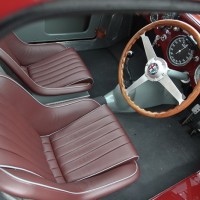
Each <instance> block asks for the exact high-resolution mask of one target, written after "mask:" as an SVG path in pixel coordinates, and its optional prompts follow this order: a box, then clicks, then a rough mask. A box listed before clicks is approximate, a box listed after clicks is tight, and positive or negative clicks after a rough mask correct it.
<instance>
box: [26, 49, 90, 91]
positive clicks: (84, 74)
mask: <svg viewBox="0 0 200 200" xmlns="http://www.w3.org/2000/svg"><path fill="white" fill-rule="evenodd" d="M27 71H28V74H29V76H30V78H31V79H32V80H33V81H34V82H35V83H37V84H38V85H40V86H43V87H48V88H59V87H64V86H71V85H75V84H79V83H90V84H92V82H93V81H92V77H91V75H90V72H89V71H88V69H87V67H86V66H85V64H84V63H83V61H82V60H81V58H80V57H79V55H78V54H77V53H76V51H74V49H72V48H68V49H66V50H64V51H61V52H59V53H57V54H55V55H54V56H51V57H48V58H46V59H43V60H41V61H39V62H37V63H34V64H32V65H29V66H28V67H27Z"/></svg>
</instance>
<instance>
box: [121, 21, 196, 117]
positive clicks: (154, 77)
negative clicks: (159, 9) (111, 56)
mask: <svg viewBox="0 0 200 200" xmlns="http://www.w3.org/2000/svg"><path fill="white" fill-rule="evenodd" d="M159 26H175V27H180V28H181V29H183V30H185V31H186V32H187V33H188V34H189V35H192V36H193V38H194V39H195V41H196V42H197V46H198V48H200V35H199V33H198V31H197V30H196V29H194V28H193V27H192V26H190V25H189V24H187V23H185V22H182V21H179V20H171V19H165V20H160V21H156V22H153V23H151V24H148V25H147V26H145V27H144V28H142V29H140V30H139V31H138V32H137V33H136V34H135V35H134V36H133V37H132V38H131V39H130V40H129V42H128V43H127V45H126V47H125V49H124V51H123V53H122V56H121V59H120V63H119V70H118V79H119V86H120V89H121V92H122V95H123V96H124V98H125V100H126V101H127V103H128V104H129V105H130V106H131V107H132V108H133V109H134V110H135V111H137V112H138V113H140V114H142V115H145V116H148V117H153V118H164V117H169V116H172V115H175V114H177V113H179V112H181V111H182V110H184V109H185V108H187V107H188V106H189V105H190V104H191V103H192V102H193V101H194V100H195V98H196V97H197V96H198V95H199V93H200V81H198V83H197V85H196V86H195V88H194V89H193V91H192V93H191V94H190V95H189V96H188V97H187V99H185V100H184V99H183V96H182V94H181V92H180V91H179V89H178V88H177V87H176V85H175V84H174V83H173V82H172V80H171V79H170V77H169V76H168V74H167V72H168V70H169V68H168V66H167V63H166V61H165V60H164V59H162V58H159V57H157V56H156V53H155V51H154V49H153V47H152V45H151V43H150V40H149V38H148V37H147V36H146V35H145V33H146V32H147V31H150V30H151V29H154V28H157V27H159ZM139 38H141V39H142V42H143V45H144V50H145V53H146V57H147V60H148V61H147V64H146V66H145V72H144V75H142V76H141V77H140V78H139V79H138V80H136V81H135V82H133V84H132V85H131V86H130V87H128V88H127V89H126V88H125V85H124V76H123V71H124V65H125V62H126V57H127V55H128V52H129V51H130V50H131V48H132V46H133V45H134V44H135V42H136V41H137V40H138V39H139ZM146 81H157V82H160V83H161V85H163V86H164V88H165V89H166V90H168V91H169V92H170V93H171V95H172V96H173V97H174V98H175V99H176V100H177V101H178V103H179V104H178V105H177V106H175V107H174V108H173V109H169V110H167V111H163V112H151V111H147V110H145V109H143V108H140V107H139V106H138V105H136V104H135V103H134V101H132V100H131V98H130V97H129V95H128V94H129V93H130V92H131V91H133V90H134V89H135V88H137V87H138V86H140V85H141V84H142V83H144V82H146Z"/></svg>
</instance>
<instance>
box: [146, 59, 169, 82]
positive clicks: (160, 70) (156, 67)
mask: <svg viewBox="0 0 200 200" xmlns="http://www.w3.org/2000/svg"><path fill="white" fill-rule="evenodd" d="M167 71H168V66H167V63H166V61H165V60H164V59H162V58H158V57H156V58H152V59H150V60H149V61H148V62H147V64H146V66H145V75H146V77H147V78H148V80H150V81H159V80H161V79H162V78H163V77H164V76H165V75H167Z"/></svg>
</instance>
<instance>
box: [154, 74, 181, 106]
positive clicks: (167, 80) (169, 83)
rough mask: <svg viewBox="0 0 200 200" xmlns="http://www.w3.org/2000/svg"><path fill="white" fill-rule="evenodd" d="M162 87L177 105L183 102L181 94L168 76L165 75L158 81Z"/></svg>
mask: <svg viewBox="0 0 200 200" xmlns="http://www.w3.org/2000/svg"><path fill="white" fill-rule="evenodd" d="M158 82H160V83H161V84H162V85H163V87H164V88H165V89H166V90H167V91H168V92H169V93H170V94H171V95H172V96H173V97H174V98H175V99H176V100H177V101H178V103H179V105H180V104H181V103H182V102H183V101H184V99H183V95H182V93H181V92H180V91H179V89H178V88H177V87H176V85H175V84H174V83H173V81H172V80H171V79H170V78H169V76H168V75H165V76H164V77H163V78H162V79H161V80H159V81H158Z"/></svg>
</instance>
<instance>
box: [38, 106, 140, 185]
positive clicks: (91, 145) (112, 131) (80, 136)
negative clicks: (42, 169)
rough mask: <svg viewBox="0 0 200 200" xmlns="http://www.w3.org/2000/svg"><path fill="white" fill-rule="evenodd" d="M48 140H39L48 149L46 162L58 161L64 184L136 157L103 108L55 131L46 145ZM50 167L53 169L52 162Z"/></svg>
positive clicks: (116, 125) (53, 163)
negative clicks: (54, 158)
mask: <svg viewBox="0 0 200 200" xmlns="http://www.w3.org/2000/svg"><path fill="white" fill-rule="evenodd" d="M47 138H48V136H47V137H44V138H42V139H43V140H45V141H46V143H45V149H48V153H47V154H46V156H47V158H48V160H49V159H52V157H56V158H57V162H58V165H57V168H58V166H60V170H61V171H62V174H63V176H64V179H65V180H66V181H67V182H73V181H77V180H81V179H84V178H86V177H91V176H94V175H96V174H99V173H102V172H103V171H107V170H108V169H110V168H112V167H114V166H118V165H120V164H122V163H124V162H127V161H129V160H131V159H137V158H138V156H137V153H136V151H135V150H134V149H133V148H132V146H131V145H130V143H131V142H130V140H129V139H128V138H127V136H126V135H124V131H123V129H122V127H121V126H120V124H119V123H118V122H117V119H116V118H115V117H114V116H113V114H112V113H111V111H110V110H109V109H108V107H107V106H105V105H104V106H100V107H98V108H96V109H95V110H93V111H91V112H89V113H88V114H87V115H84V116H83V117H82V118H79V119H78V120H76V121H75V122H73V123H72V124H70V125H68V126H67V127H65V128H63V129H61V130H60V131H57V132H56V133H54V134H53V135H51V136H50V137H49V142H48V139H47ZM49 151H50V152H51V153H50V152H49ZM53 154H54V155H53ZM119 155H120V156H119ZM49 165H50V166H51V165H53V166H52V167H51V168H53V169H55V162H54V161H53V162H52V160H51V162H49ZM58 171H59V170H58Z"/></svg>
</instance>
